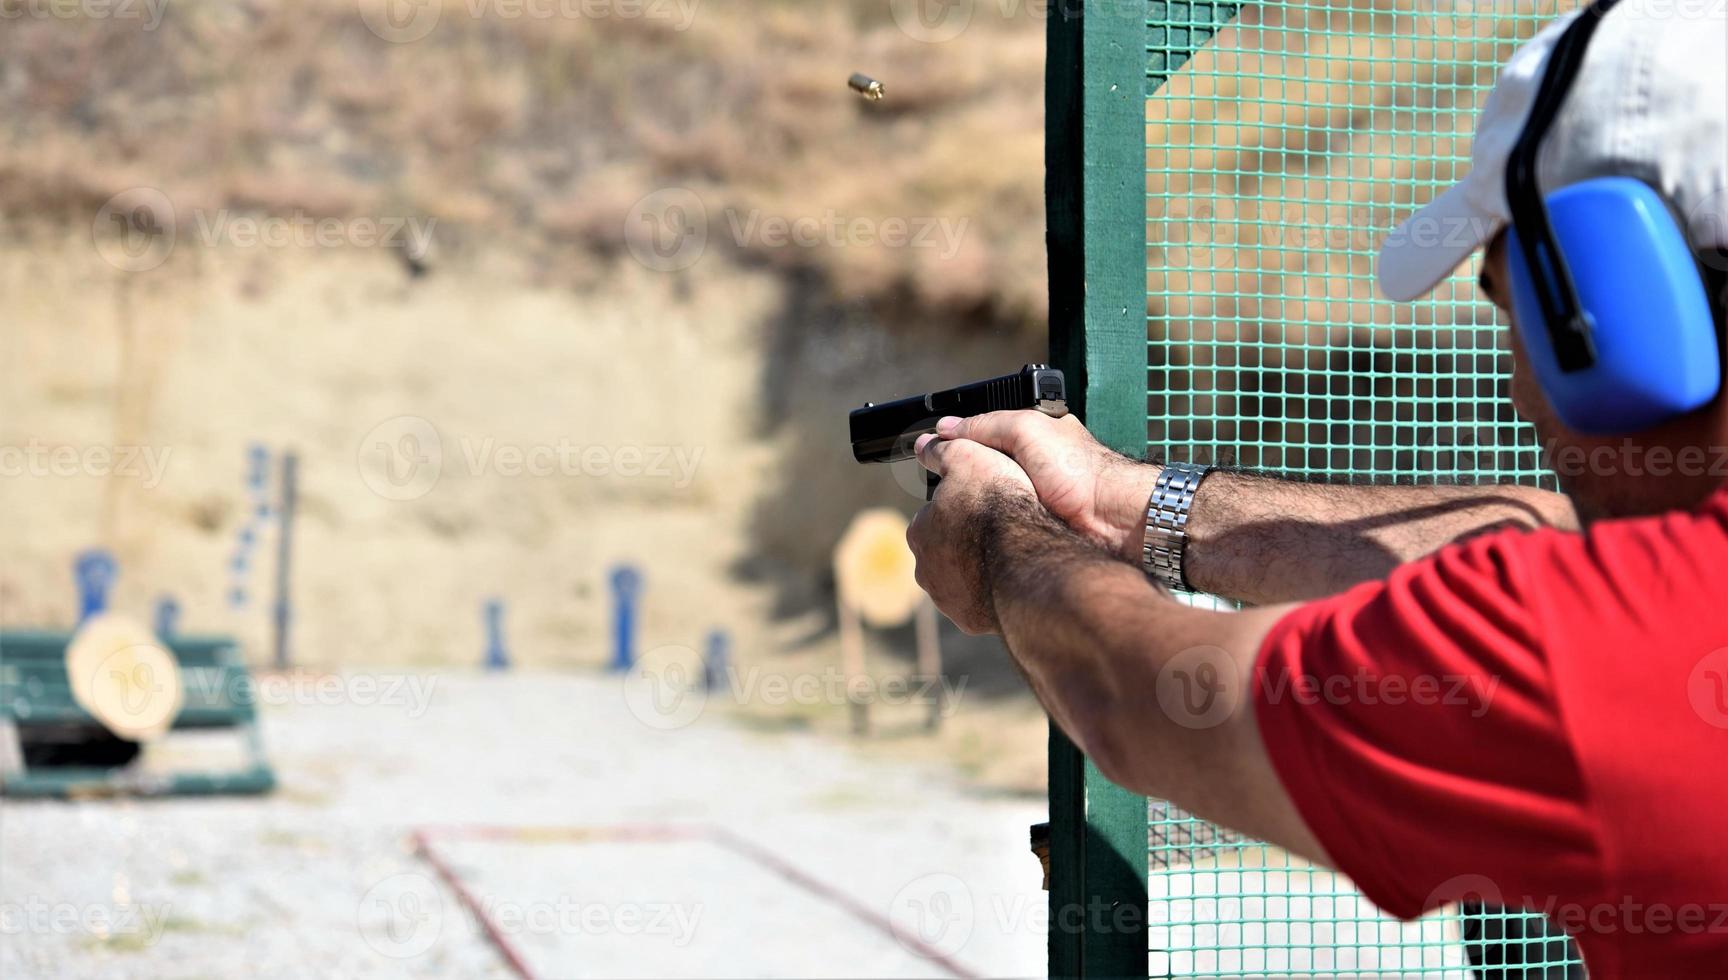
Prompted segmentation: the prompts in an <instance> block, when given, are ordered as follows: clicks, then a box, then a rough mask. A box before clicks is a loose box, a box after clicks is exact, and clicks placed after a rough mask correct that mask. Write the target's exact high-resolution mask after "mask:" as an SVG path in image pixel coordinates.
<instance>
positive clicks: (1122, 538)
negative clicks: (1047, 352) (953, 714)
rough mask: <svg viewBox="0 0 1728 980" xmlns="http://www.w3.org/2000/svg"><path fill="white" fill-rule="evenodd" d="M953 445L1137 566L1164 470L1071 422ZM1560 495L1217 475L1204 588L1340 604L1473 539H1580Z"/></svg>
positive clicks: (1205, 490) (1192, 549)
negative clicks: (1505, 535)
mask: <svg viewBox="0 0 1728 980" xmlns="http://www.w3.org/2000/svg"><path fill="white" fill-rule="evenodd" d="M939 431H940V432H941V433H942V435H943V437H944V438H965V439H971V440H974V441H977V442H981V443H983V444H984V445H986V446H989V447H991V448H993V449H996V450H997V451H999V452H1002V453H1005V454H1006V455H1008V456H1009V457H1010V458H1012V459H1013V460H1014V461H1015V462H1017V463H1019V464H1020V465H1021V467H1022V468H1024V469H1025V471H1026V473H1027V475H1028V476H1030V477H1031V480H1032V483H1033V485H1034V486H1035V487H1036V488H1037V492H1038V497H1039V499H1040V500H1042V501H1043V502H1044V504H1045V506H1046V507H1048V508H1049V509H1050V511H1051V512H1052V513H1054V514H1055V515H1056V516H1057V517H1060V518H1061V519H1062V520H1063V521H1064V522H1065V523H1067V524H1068V525H1069V526H1070V527H1073V528H1074V529H1075V530H1076V531H1078V532H1080V533H1081V534H1082V535H1083V536H1085V537H1086V538H1087V539H1089V540H1091V541H1092V542H1094V543H1095V544H1097V545H1098V546H1099V547H1101V548H1103V549H1105V550H1106V551H1108V552H1109V553H1111V554H1112V555H1115V556H1116V557H1117V558H1120V559H1122V560H1124V561H1128V562H1132V563H1134V564H1136V565H1137V564H1138V563H1139V560H1140V547H1141V540H1142V537H1143V535H1144V533H1145V518H1146V503H1147V501H1148V499H1149V498H1150V497H1151V495H1152V487H1153V484H1155V483H1156V482H1157V480H1158V474H1159V472H1160V467H1159V466H1157V465H1156V464H1152V463H1141V462H1137V461H1135V460H1131V459H1129V458H1127V457H1125V456H1122V455H1121V454H1119V453H1115V452H1112V451H1110V450H1109V449H1107V448H1105V447H1104V446H1103V445H1101V444H1099V443H1098V442H1097V441H1096V440H1095V439H1093V438H1092V436H1091V434H1090V433H1088V432H1087V431H1086V429H1085V427H1084V426H1082V425H1080V423H1079V422H1078V421H1076V420H1074V419H1073V418H1071V417H1070V418H1067V419H1060V420H1058V419H1051V418H1048V417H1046V416H1043V415H1040V414H1037V413H1032V412H996V413H992V414H989V415H980V416H976V417H974V418H969V419H959V420H952V421H950V420H944V424H943V425H942V427H941V428H940V429H939ZM1577 526H1578V520H1577V517H1576V515H1575V514H1574V513H1573V510H1572V505H1571V503H1570V502H1568V501H1567V500H1566V498H1565V497H1562V496H1560V495H1559V494H1554V493H1548V492H1546V491H1542V490H1536V489H1533V488H1530V487H1519V486H1420V487H1413V486H1390V487H1389V486H1361V485H1335V484H1319V483H1300V482H1296V481H1291V480H1280V479H1275V478H1271V477H1265V476H1254V475H1250V474H1244V473H1235V472H1214V473H1213V474H1212V475H1211V476H1208V477H1207V478H1206V481H1205V482H1204V483H1203V484H1201V487H1200V490H1199V492H1198V493H1197V494H1196V495H1195V497H1194V505H1193V509H1192V511H1191V514H1190V517H1189V526H1188V534H1189V542H1188V547H1187V558H1186V570H1187V574H1188V579H1189V581H1190V583H1191V584H1193V585H1194V587H1195V588H1198V589H1201V590H1203V591H1206V592H1210V593H1213V594H1215V595H1222V596H1226V597H1228V598H1232V599H1238V600H1242V601H1245V602H1252V603H1269V602H1290V601H1296V600H1301V599H1313V598H1318V597H1321V596H1326V595H1333V594H1336V593H1338V592H1342V591H1344V590H1345V589H1348V588H1350V587H1351V586H1353V585H1357V584H1359V583H1361V582H1366V581H1371V580H1373V579H1378V578H1382V577H1384V576H1385V575H1386V574H1387V573H1388V572H1390V571H1391V570H1392V569H1393V568H1395V567H1396V566H1398V565H1400V564H1402V563H1404V562H1406V561H1410V560H1412V559H1415V558H1420V557H1423V556H1424V555H1427V554H1430V553H1432V552H1434V551H1437V550H1439V549H1440V548H1442V547H1444V546H1445V545H1448V544H1451V543H1452V542H1454V541H1459V540H1462V539H1464V538H1469V537H1473V536H1475V535H1478V534H1483V533H1487V532H1490V531H1496V530H1501V529H1504V528H1512V527H1519V528H1526V529H1534V528H1538V527H1558V528H1562V529H1566V530H1575V529H1576V528H1577Z"/></svg>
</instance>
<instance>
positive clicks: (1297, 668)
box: [1254, 533, 1601, 918]
mask: <svg viewBox="0 0 1728 980" xmlns="http://www.w3.org/2000/svg"><path fill="white" fill-rule="evenodd" d="M1537 537H1539V535H1530V534H1519V533H1508V534H1504V535H1496V536H1492V537H1487V538H1482V539H1478V540H1475V541H1472V542H1469V543H1466V544H1462V545H1458V546H1454V547H1451V548H1448V549H1446V550H1444V551H1442V552H1440V553H1438V554H1436V555H1434V556H1432V557H1430V558H1428V559H1425V560H1423V561H1419V562H1414V563H1411V564H1407V565H1404V566H1402V567H1400V568H1399V569H1397V570H1396V571H1395V572H1394V573H1393V574H1392V575H1391V576H1390V577H1389V578H1388V579H1386V580H1385V581H1382V582H1373V583H1367V584H1364V585H1361V586H1358V587H1357V588H1355V589H1353V590H1351V591H1349V592H1346V593H1344V594H1342V595H1340V596H1337V597H1334V598H1332V599H1328V600H1323V601H1320V602H1314V603H1310V604H1307V605H1305V606H1302V607H1300V608H1298V609H1296V610H1294V611H1292V612H1291V613H1290V614H1289V615H1288V616H1286V617H1285V618H1284V619H1282V620H1281V621H1280V622H1279V623H1277V624H1276V625H1275V626H1274V627H1273V629H1272V631H1271V632H1270V633H1269V634H1268V636H1267V637H1266V640H1265V641H1264V644H1263V645H1262V647H1261V650H1260V656H1259V659H1258V661H1257V663H1256V668H1255V690H1254V701H1255V714H1256V717H1257V719H1258V721H1259V725H1260V732H1261V737H1262V739H1263V740H1264V742H1265V744H1266V749H1267V752H1268V753H1269V754H1270V756H1271V759H1272V763H1273V766H1274V768H1275V769H1276V770H1277V772H1278V774H1279V778H1280V780H1281V781H1282V783H1283V785H1284V787H1285V789H1286V791H1287V792H1288V793H1289V795H1290V797H1291V798H1292V800H1293V801H1294V802H1295V805H1296V807H1297V809H1298V811H1299V812H1300V813H1301V814H1302V816H1303V819H1304V820H1305V821H1306V822H1307V824H1308V827H1309V829H1310V830H1311V831H1312V832H1313V833H1314V835H1315V836H1316V837H1317V838H1318V840H1319V841H1320V844H1321V846H1322V847H1324V848H1325V849H1326V852H1327V854H1328V856H1330V858H1331V859H1332V861H1333V863H1334V865H1335V866H1336V867H1337V868H1338V870H1340V871H1342V872H1343V873H1345V874H1346V875H1348V876H1349V877H1350V878H1351V879H1352V880H1353V881H1354V882H1355V883H1356V885H1357V887H1359V888H1360V889H1361V890H1362V891H1363V893H1364V894H1365V895H1367V896H1368V898H1369V899H1370V900H1371V901H1373V902H1374V903H1375V904H1376V905H1378V906H1380V907H1381V908H1383V909H1385V910H1386V911H1387V912H1389V913H1391V914H1393V915H1396V916H1399V917H1401V918H1413V917H1415V916H1417V915H1420V914H1422V913H1423V912H1425V911H1427V910H1429V909H1432V908H1435V907H1437V906H1439V905H1442V904H1445V903H1447V902H1450V901H1455V900H1457V899H1459V898H1462V897H1465V896H1467V895H1475V896H1478V897H1482V898H1484V899H1487V900H1490V901H1492V900H1493V899H1494V898H1495V897H1496V896H1495V894H1493V892H1495V891H1499V892H1502V893H1504V894H1507V895H1577V894H1580V893H1586V892H1587V893H1594V890H1595V888H1596V887H1597V886H1598V884H1599V879H1598V876H1599V874H1600V868H1601V862H1600V860H1599V855H1598V853H1597V850H1598V846H1597V842H1596V837H1595V833H1594V828H1593V824H1592V820H1591V814H1590V809H1589V800H1588V798H1587V793H1586V789H1585V782H1584V780H1583V779H1582V778H1581V775H1580V766H1579V763H1578V761H1577V758H1576V756H1575V753H1574V751H1573V747H1572V744H1571V741H1570V739H1569V737H1568V734H1567V729H1566V726H1565V724H1564V723H1563V719H1562V717H1561V712H1560V707H1559V699H1558V697H1557V693H1556V685H1555V682H1554V679H1553V674H1552V671H1551V670H1550V664H1549V663H1548V660H1547V658H1546V657H1545V655H1544V649H1543V648H1544V643H1543V638H1542V636H1541V633H1542V627H1541V625H1540V622H1541V619H1542V617H1541V616H1540V615H1539V614H1537V613H1534V612H1532V611H1531V605H1530V603H1528V602H1527V601H1526V598H1527V597H1525V596H1523V595H1521V592H1522V589H1521V584H1522V582H1521V580H1522V579H1523V578H1524V575H1523V572H1522V567H1521V561H1520V554H1519V552H1520V551H1521V549H1524V548H1527V547H1530V546H1531V543H1532V541H1533V539H1535V538H1537Z"/></svg>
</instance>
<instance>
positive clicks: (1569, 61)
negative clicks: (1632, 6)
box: [1506, 0, 1619, 372]
mask: <svg viewBox="0 0 1728 980" xmlns="http://www.w3.org/2000/svg"><path fill="white" fill-rule="evenodd" d="M1617 3H1619V0H1595V2H1594V3H1592V4H1591V5H1590V6H1589V7H1586V8H1585V9H1584V12H1583V13H1582V14H1580V15H1579V16H1578V19H1577V20H1574V21H1573V22H1572V24H1571V25H1570V26H1569V27H1567V28H1566V30H1565V32H1564V33H1562V34H1561V35H1560V37H1559V39H1558V40H1556V41H1555V42H1554V50H1553V51H1552V53H1550V54H1549V56H1548V68H1547V70H1546V71H1545V72H1544V73H1543V75H1542V83H1541V84H1540V85H1539V86H1538V87H1537V89H1536V100H1535V104H1534V105H1533V106H1532V107H1531V109H1530V118H1529V119H1528V120H1527V121H1526V122H1525V123H1524V129H1523V130H1522V131H1521V132H1520V133H1519V134H1518V142H1517V143H1515V144H1513V147H1512V153H1511V155H1510V156H1508V157H1507V160H1506V205H1507V209H1508V210H1509V211H1510V212H1511V215H1512V224H1513V227H1515V228H1517V229H1518V242H1519V246H1520V248H1521V249H1522V250H1523V252H1524V264H1525V265H1526V266H1528V267H1529V269H1530V279H1531V284H1532V285H1533V286H1534V287H1535V292H1536V297H1537V300H1538V302H1539V303H1540V304H1541V306H1542V314H1543V317H1542V318H1543V320H1544V321H1545V322H1546V324H1547V328H1548V335H1549V337H1550V338H1552V340H1553V343H1554V355H1555V358H1556V360H1558V361H1559V364H1560V369H1561V370H1562V371H1566V372H1572V371H1581V370H1584V369H1586V368H1589V367H1591V366H1592V365H1594V364H1595V363H1596V345H1595V341H1594V339H1593V337H1592V332H1591V331H1592V326H1593V324H1592V323H1591V322H1590V315H1589V314H1588V313H1587V312H1585V310H1584V308H1583V304H1581V303H1580V302H1579V301H1578V290H1577V287H1576V286H1575V285H1574V284H1573V279H1572V271H1571V269H1569V268H1567V266H1566V257H1565V256H1564V255H1563V254H1562V253H1561V251H1560V247H1559V244H1558V243H1557V242H1556V241H1555V240H1554V230H1553V227H1552V225H1551V224H1550V222H1549V219H1548V206H1547V203H1546V202H1545V201H1544V200H1543V197H1542V188H1541V185H1540V184H1539V183H1538V181H1537V179H1536V163H1537V154H1539V153H1540V152H1541V150H1542V138H1543V137H1544V136H1546V135H1548V130H1549V129H1551V128H1552V127H1553V125H1554V121H1555V120H1556V119H1557V118H1559V115H1560V109H1561V107H1562V106H1564V105H1565V103H1566V96H1567V94H1568V93H1569V92H1570V91H1571V90H1572V83H1573V81H1574V80H1575V79H1577V77H1578V71H1579V69H1581V68H1582V67H1583V66H1584V54H1585V51H1586V49H1587V48H1588V47H1589V45H1590V38H1591V37H1592V36H1593V35H1594V34H1595V33H1596V28H1597V26H1598V25H1600V24H1601V23H1602V18H1603V17H1604V16H1606V15H1607V13H1608V11H1610V10H1612V9H1613V8H1614V6H1615V5H1616V4H1617Z"/></svg>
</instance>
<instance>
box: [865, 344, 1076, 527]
mask: <svg viewBox="0 0 1728 980" xmlns="http://www.w3.org/2000/svg"><path fill="white" fill-rule="evenodd" d="M1027 408H1035V409H1037V410H1038V411H1040V412H1043V413H1044V414H1045V415H1048V416H1050V417H1051V418H1056V419H1059V418H1061V417H1062V416H1064V415H1067V414H1068V386H1067V383H1066V382H1064V381H1063V379H1062V372H1061V371H1058V370H1056V369H1055V368H1053V367H1050V366H1049V365H1047V364H1028V365H1026V366H1025V367H1023V368H1021V369H1020V370H1018V371H1016V372H1014V373H1013V374H1007V375H1003V376H1002V377H1000V378H991V379H990V380H988V381H975V382H973V383H972V384H969V385H961V386H960V387H958V388H950V389H948V390H947V391H937V392H932V393H930V394H928V395H914V396H912V397H911V398H902V399H900V400H898V401H891V402H883V403H882V404H880V405H878V404H876V403H874V402H871V403H870V404H868V405H865V406H864V407H863V408H856V409H853V410H852V415H851V418H850V421H851V426H852V457H853V458H854V459H856V460H858V462H860V463H893V462H898V461H899V460H902V459H911V458H912V456H913V449H914V447H915V446H916V445H917V443H918V437H919V436H921V435H924V434H925V433H927V432H935V431H936V422H937V420H938V419H941V418H943V417H944V416H948V415H953V416H957V417H959V418H969V417H971V416H973V415H983V414H985V413H986V412H1007V411H1016V410H1019V409H1027ZM925 476H926V480H925V499H929V498H930V496H932V495H934V494H935V492H936V483H937V481H938V480H939V479H940V478H939V477H937V476H936V474H934V473H926V474H925Z"/></svg>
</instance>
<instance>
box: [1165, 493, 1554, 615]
mask: <svg viewBox="0 0 1728 980" xmlns="http://www.w3.org/2000/svg"><path fill="white" fill-rule="evenodd" d="M1213 481H1217V482H1216V483H1214V482H1213ZM1538 527H1563V528H1576V527H1577V518H1576V517H1575V516H1574V515H1573V512H1572V507H1571V504H1569V503H1568V502H1567V501H1566V498H1564V497H1562V496H1560V495H1558V494H1553V493H1546V492H1544V491H1541V490H1535V489H1532V488H1529V487H1518V486H1419V487H1412V486H1361V485H1331V484H1319V483H1298V482H1295V481H1290V480H1279V479H1273V478H1268V477H1258V476H1251V475H1246V474H1240V473H1216V474H1213V475H1212V476H1210V477H1208V478H1207V480H1206V482H1205V483H1203V484H1202V485H1201V488H1200V492H1199V493H1198V494H1197V495H1196V496H1195V499H1194V509H1193V512H1192V515H1191V517H1190V522H1189V529H1190V532H1189V534H1190V540H1189V545H1188V555H1187V566H1186V567H1187V572H1188V577H1189V580H1190V582H1191V583H1192V584H1193V585H1194V587H1195V588H1198V589H1203V590H1205V591H1208V592H1213V593H1215V594H1218V595H1224V596H1228V597H1230V598H1233V599H1240V600H1243V601H1245V602H1254V603H1266V602H1290V601H1295V600H1300V599H1313V598H1318V597H1321V596H1326V595H1332V594H1334V593H1337V592H1342V591H1343V590H1345V589H1348V588H1350V587H1351V586H1353V585H1356V584H1358V583H1361V582H1366V581H1371V580H1373V579H1378V578H1384V577H1385V576H1386V575H1387V574H1388V573H1389V572H1391V571H1392V569H1393V568H1396V567H1397V566H1398V565H1400V564H1403V563H1404V562H1407V561H1411V560H1413V559H1416V558H1421V557H1422V556H1424V555H1427V554H1429V553H1431V552H1434V551H1437V550H1439V549H1440V548H1442V547H1445V546H1446V545H1448V544H1451V543H1453V542H1455V541H1460V540H1463V539H1465V538H1470V537H1474V536H1476V535H1479V534H1486V533H1490V532H1493V531H1499V530H1504V529H1508V528H1523V529H1534V528H1538Z"/></svg>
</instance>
